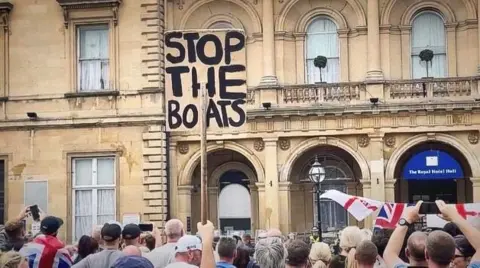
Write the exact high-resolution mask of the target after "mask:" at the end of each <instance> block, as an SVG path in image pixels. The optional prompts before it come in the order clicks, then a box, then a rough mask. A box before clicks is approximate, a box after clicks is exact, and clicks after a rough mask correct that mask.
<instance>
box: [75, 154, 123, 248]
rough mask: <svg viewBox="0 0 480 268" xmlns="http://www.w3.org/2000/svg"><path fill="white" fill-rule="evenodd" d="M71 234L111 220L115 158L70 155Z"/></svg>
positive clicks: (88, 231) (113, 210)
mask: <svg viewBox="0 0 480 268" xmlns="http://www.w3.org/2000/svg"><path fill="white" fill-rule="evenodd" d="M72 171H73V173H72V175H73V176H72V180H73V182H72V186H73V187H72V202H73V223H74V228H73V232H74V233H73V236H74V237H73V238H74V240H75V241H77V240H78V239H79V238H80V237H81V236H82V235H85V234H89V233H90V232H91V231H92V227H93V226H95V225H99V224H103V223H106V222H108V221H112V220H115V219H116V217H115V204H116V203H115V177H116V175H115V158H114V157H100V158H75V159H72Z"/></svg>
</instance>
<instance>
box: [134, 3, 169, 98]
mask: <svg viewBox="0 0 480 268" xmlns="http://www.w3.org/2000/svg"><path fill="white" fill-rule="evenodd" d="M139 2H140V6H141V8H142V12H141V20H142V27H141V28H140V29H141V34H142V54H141V55H142V56H141V60H142V70H141V71H142V77H143V81H142V89H146V90H160V89H161V88H163V81H164V73H163V70H164V69H165V68H164V61H163V53H164V52H163V51H164V49H163V32H164V28H165V22H164V21H165V11H164V1H163V0H153V1H152V0H140V1H139ZM169 4H171V3H169ZM152 33H156V34H157V36H155V35H154V34H152ZM159 103H162V102H159Z"/></svg>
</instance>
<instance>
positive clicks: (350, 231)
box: [340, 226, 363, 268]
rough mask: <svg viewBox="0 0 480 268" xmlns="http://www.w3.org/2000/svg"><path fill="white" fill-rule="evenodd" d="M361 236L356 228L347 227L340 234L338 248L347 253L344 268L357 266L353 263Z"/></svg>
mask: <svg viewBox="0 0 480 268" xmlns="http://www.w3.org/2000/svg"><path fill="white" fill-rule="evenodd" d="M362 240H363V235H362V231H361V230H360V228H358V227H357V226H348V227H345V229H343V230H342V232H341V234H340V248H341V249H343V250H345V251H346V252H347V259H346V260H345V261H346V267H347V268H354V267H356V266H357V262H356V261H355V251H356V249H355V248H356V247H357V246H358V245H359V244H360V242H362Z"/></svg>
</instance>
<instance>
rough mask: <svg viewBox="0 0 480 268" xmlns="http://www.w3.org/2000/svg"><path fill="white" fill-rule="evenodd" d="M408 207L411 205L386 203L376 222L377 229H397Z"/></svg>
mask: <svg viewBox="0 0 480 268" xmlns="http://www.w3.org/2000/svg"><path fill="white" fill-rule="evenodd" d="M407 206H409V205H408V204H403V203H385V204H384V205H383V207H382V208H381V209H380V212H379V213H378V216H377V219H376V220H375V228H378V229H395V227H396V226H397V223H398V222H399V221H400V219H401V218H402V215H403V211H404V210H405V208H406V207H407Z"/></svg>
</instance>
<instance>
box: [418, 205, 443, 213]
mask: <svg viewBox="0 0 480 268" xmlns="http://www.w3.org/2000/svg"><path fill="white" fill-rule="evenodd" d="M419 214H440V210H439V209H438V207H437V204H436V203H435V202H423V203H422V205H421V206H420V211H419Z"/></svg>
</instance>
